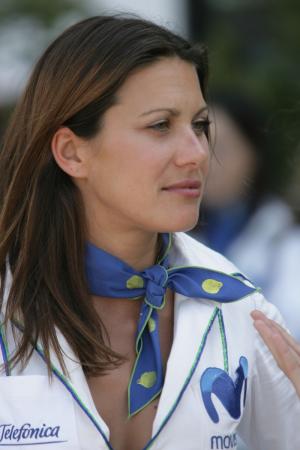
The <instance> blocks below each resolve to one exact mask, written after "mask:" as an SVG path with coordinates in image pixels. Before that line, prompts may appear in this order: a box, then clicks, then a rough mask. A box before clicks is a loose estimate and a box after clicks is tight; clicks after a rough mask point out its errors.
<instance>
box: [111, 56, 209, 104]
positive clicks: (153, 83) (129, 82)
mask: <svg viewBox="0 0 300 450" xmlns="http://www.w3.org/2000/svg"><path fill="white" fill-rule="evenodd" d="M117 98H118V104H119V105H125V104H129V105H130V106H131V107H134V106H136V107H141V108H142V107H143V105H145V103H146V104H147V107H148V106H149V103H150V104H151V105H153V106H156V105H157V104H158V105H159V106H161V103H163V102H167V104H168V106H169V107H172V103H174V106H175V104H176V103H183V104H185V103H187V102H188V103H189V104H191V102H192V103H193V104H194V105H196V107H199V106H202V105H203V104H205V102H204V99H203V96H202V92H201V88H200V84H199V79H198V75H197V71H196V68H195V66H194V65H193V64H192V63H189V62H187V61H184V60H182V59H180V58H178V57H169V58H162V59H160V60H158V61H155V62H153V63H152V64H150V65H147V66H145V67H143V68H140V69H138V70H136V71H135V72H133V73H131V74H130V75H129V76H128V78H127V79H126V80H125V82H124V83H123V85H122V86H121V88H120V89H119V91H118V94H117Z"/></svg>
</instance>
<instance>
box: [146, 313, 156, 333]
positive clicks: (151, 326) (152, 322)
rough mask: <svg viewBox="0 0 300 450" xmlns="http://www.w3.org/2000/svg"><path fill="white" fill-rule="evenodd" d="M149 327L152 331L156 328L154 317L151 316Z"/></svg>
mask: <svg viewBox="0 0 300 450" xmlns="http://www.w3.org/2000/svg"><path fill="white" fill-rule="evenodd" d="M148 327H149V331H150V333H152V332H153V331H154V330H155V328H156V322H155V320H154V319H152V317H150V319H149V321H148Z"/></svg>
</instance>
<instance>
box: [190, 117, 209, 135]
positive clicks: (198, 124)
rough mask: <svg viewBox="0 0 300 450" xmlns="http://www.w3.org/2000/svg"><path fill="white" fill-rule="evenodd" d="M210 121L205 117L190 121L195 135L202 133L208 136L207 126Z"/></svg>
mask: <svg viewBox="0 0 300 450" xmlns="http://www.w3.org/2000/svg"><path fill="white" fill-rule="evenodd" d="M210 124H211V121H210V120H209V119H208V118H207V119H201V120H195V121H194V122H193V123H192V127H193V130H194V131H195V134H196V135H197V136H201V135H202V134H203V133H204V134H205V136H206V137H207V138H208V135H209V126H210Z"/></svg>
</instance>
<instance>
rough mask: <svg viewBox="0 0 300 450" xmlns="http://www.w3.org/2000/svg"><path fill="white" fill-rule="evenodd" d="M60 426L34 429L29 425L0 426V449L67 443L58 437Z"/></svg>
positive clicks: (45, 426) (44, 426) (8, 424)
mask: <svg viewBox="0 0 300 450" xmlns="http://www.w3.org/2000/svg"><path fill="white" fill-rule="evenodd" d="M59 433H60V426H59V425H56V426H53V427H51V426H47V425H46V424H45V423H43V424H42V426H39V427H35V426H32V425H31V423H24V424H23V425H21V426H20V427H16V426H15V425H13V424H11V423H3V424H0V447H9V446H13V445H14V446H17V445H19V446H21V445H22V446H23V445H38V444H39V445H42V444H57V443H61V442H67V441H64V440H61V439H60V437H59Z"/></svg>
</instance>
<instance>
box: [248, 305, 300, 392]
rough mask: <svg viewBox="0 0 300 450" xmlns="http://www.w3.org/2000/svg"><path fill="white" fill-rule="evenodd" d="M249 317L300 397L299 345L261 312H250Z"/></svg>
mask: <svg viewBox="0 0 300 450" xmlns="http://www.w3.org/2000/svg"><path fill="white" fill-rule="evenodd" d="M251 316H252V318H253V319H254V326H255V328H256V329H257V331H258V332H259V334H260V335H261V337H262V339H263V340H264V342H265V344H266V345H267V346H268V348H269V349H270V351H271V352H272V354H273V356H274V358H275V359H276V361H277V364H278V366H279V367H280V369H281V370H282V371H283V372H284V373H285V374H286V376H287V377H288V378H289V379H290V380H291V382H292V383H293V385H294V386H295V389H296V391H297V394H298V396H299V397H300V344H299V343H298V342H296V341H295V339H294V338H293V337H292V336H291V335H290V334H289V333H287V332H286V331H285V330H284V328H282V327H281V326H280V325H279V324H278V323H277V322H275V321H274V320H271V319H268V318H267V317H266V316H265V315H264V314H263V313H262V312H261V311H258V310H255V311H252V313H251Z"/></svg>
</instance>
